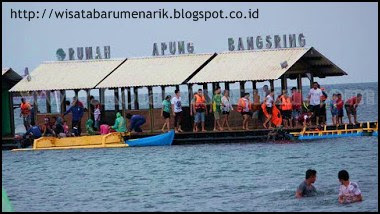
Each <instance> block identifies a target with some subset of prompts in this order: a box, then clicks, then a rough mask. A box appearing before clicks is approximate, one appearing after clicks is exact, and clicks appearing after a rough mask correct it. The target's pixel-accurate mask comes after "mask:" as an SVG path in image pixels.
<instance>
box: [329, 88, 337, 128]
mask: <svg viewBox="0 0 380 214" xmlns="http://www.w3.org/2000/svg"><path fill="white" fill-rule="evenodd" d="M337 99H338V96H337V95H336V94H333V95H332V99H331V101H330V109H331V120H332V123H333V125H334V126H335V125H337V124H338V118H337V116H338V108H337Z"/></svg>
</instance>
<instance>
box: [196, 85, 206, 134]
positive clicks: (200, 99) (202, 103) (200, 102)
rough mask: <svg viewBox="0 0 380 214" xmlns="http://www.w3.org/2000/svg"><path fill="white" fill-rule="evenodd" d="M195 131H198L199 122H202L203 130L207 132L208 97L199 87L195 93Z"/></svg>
mask: <svg viewBox="0 0 380 214" xmlns="http://www.w3.org/2000/svg"><path fill="white" fill-rule="evenodd" d="M194 99H195V100H194V104H193V106H194V107H193V110H194V115H195V116H194V126H195V128H194V131H195V132H198V125H199V123H201V124H202V132H205V131H206V129H205V114H207V106H206V98H205V96H204V95H203V90H202V89H199V90H198V93H196V94H194Z"/></svg>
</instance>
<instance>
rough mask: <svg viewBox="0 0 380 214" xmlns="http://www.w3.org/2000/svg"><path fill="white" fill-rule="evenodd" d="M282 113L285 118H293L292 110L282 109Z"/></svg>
mask: <svg viewBox="0 0 380 214" xmlns="http://www.w3.org/2000/svg"><path fill="white" fill-rule="evenodd" d="M281 114H282V118H283V119H290V118H292V110H284V111H281Z"/></svg>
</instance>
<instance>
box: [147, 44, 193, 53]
mask: <svg viewBox="0 0 380 214" xmlns="http://www.w3.org/2000/svg"><path fill="white" fill-rule="evenodd" d="M185 50H186V51H187V53H189V54H192V53H194V45H193V43H192V42H188V43H186V45H185V41H178V42H169V43H166V42H161V43H160V44H157V43H153V51H152V55H153V56H159V55H162V56H163V55H165V54H170V55H175V54H176V53H178V54H185Z"/></svg>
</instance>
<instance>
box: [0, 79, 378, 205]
mask: <svg viewBox="0 0 380 214" xmlns="http://www.w3.org/2000/svg"><path fill="white" fill-rule="evenodd" d="M331 87H333V88H334V89H336V88H338V89H336V90H341V91H342V92H343V93H344V91H345V90H346V91H347V90H354V91H355V90H359V91H360V90H361V92H362V93H363V95H364V99H363V100H364V103H363V105H362V106H360V107H359V108H360V110H359V120H360V121H365V120H371V121H373V120H377V119H378V110H377V106H378V84H377V83H371V84H349V85H337V86H331ZM326 88H327V89H328V87H327V86H326ZM347 93H351V92H347ZM353 93H355V92H353ZM308 168H313V169H316V170H317V181H316V183H315V184H314V185H315V187H316V188H317V191H318V195H317V196H316V197H310V198H303V199H301V200H298V199H295V197H294V195H295V190H296V188H297V186H298V185H299V184H300V183H301V182H302V181H303V179H304V176H305V171H306V170H307V169H308ZM341 169H346V170H347V171H348V172H349V173H350V178H351V180H352V181H355V182H358V184H359V187H360V189H361V191H362V194H363V198H364V201H363V202H360V203H355V204H349V205H340V204H339V203H338V201H337V197H338V189H339V185H340V184H339V182H338V179H337V174H338V171H339V170H341ZM2 186H3V187H4V188H5V190H6V191H7V193H8V194H9V198H10V200H11V203H12V205H13V207H14V209H15V210H16V211H378V138H377V137H354V138H341V139H333V140H315V141H307V142H295V143H289V144H279V143H251V144H250V143H244V144H240V143H231V144H204V145H181V146H171V147H143V148H123V149H86V150H84V149H83V150H67V151H38V152H11V151H2Z"/></svg>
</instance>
